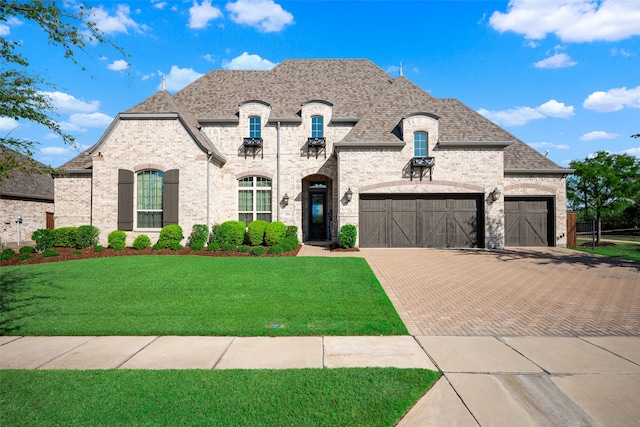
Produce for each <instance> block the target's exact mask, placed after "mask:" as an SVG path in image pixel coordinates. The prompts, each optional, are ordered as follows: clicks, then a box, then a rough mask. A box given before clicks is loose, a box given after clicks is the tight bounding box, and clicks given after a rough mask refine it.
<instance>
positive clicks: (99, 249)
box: [93, 245, 104, 252]
mask: <svg viewBox="0 0 640 427" xmlns="http://www.w3.org/2000/svg"><path fill="white" fill-rule="evenodd" d="M103 250H104V248H103V247H102V246H101V245H95V246H94V247H93V251H94V252H102V251H103Z"/></svg>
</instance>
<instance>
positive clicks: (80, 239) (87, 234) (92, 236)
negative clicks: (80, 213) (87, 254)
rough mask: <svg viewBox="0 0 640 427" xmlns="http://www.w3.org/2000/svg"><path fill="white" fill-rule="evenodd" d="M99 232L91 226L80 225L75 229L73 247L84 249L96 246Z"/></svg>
mask: <svg viewBox="0 0 640 427" xmlns="http://www.w3.org/2000/svg"><path fill="white" fill-rule="evenodd" d="M99 235H100V230H98V227H94V226H93V225H81V226H80V227H78V228H77V229H76V244H75V247H77V248H80V249H84V248H91V247H93V246H95V245H97V244H98V236H99Z"/></svg>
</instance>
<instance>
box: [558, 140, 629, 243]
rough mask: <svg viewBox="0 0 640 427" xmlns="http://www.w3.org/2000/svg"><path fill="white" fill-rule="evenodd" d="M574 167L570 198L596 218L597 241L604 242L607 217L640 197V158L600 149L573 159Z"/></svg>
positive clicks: (573, 202) (570, 178) (568, 181)
mask: <svg viewBox="0 0 640 427" xmlns="http://www.w3.org/2000/svg"><path fill="white" fill-rule="evenodd" d="M570 167H571V168H572V169H574V170H575V172H574V174H573V176H571V177H569V178H568V179H567V198H568V199H569V201H570V202H571V203H572V204H573V205H574V206H575V207H577V208H579V209H584V211H585V218H593V219H595V220H596V230H597V238H596V243H600V238H601V236H602V218H603V216H607V215H618V214H620V212H622V211H623V210H625V209H626V208H627V207H629V206H631V205H632V204H633V203H634V200H637V199H638V194H639V193H640V160H638V158H636V157H633V156H630V155H628V154H609V153H607V152H605V151H599V152H597V153H595V154H594V155H593V156H590V157H587V158H586V159H584V160H581V161H579V160H574V161H572V162H571V163H570Z"/></svg>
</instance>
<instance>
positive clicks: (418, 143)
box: [413, 132, 428, 157]
mask: <svg viewBox="0 0 640 427" xmlns="http://www.w3.org/2000/svg"><path fill="white" fill-rule="evenodd" d="M427 141H428V136H427V133H426V132H416V133H414V134H413V157H427Z"/></svg>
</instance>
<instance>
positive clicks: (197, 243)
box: [191, 224, 209, 251]
mask: <svg viewBox="0 0 640 427" xmlns="http://www.w3.org/2000/svg"><path fill="white" fill-rule="evenodd" d="M208 240H209V227H207V226H206V225H204V224H194V225H193V229H192V230H191V250H193V251H201V250H203V249H204V245H205V243H207V241H208Z"/></svg>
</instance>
